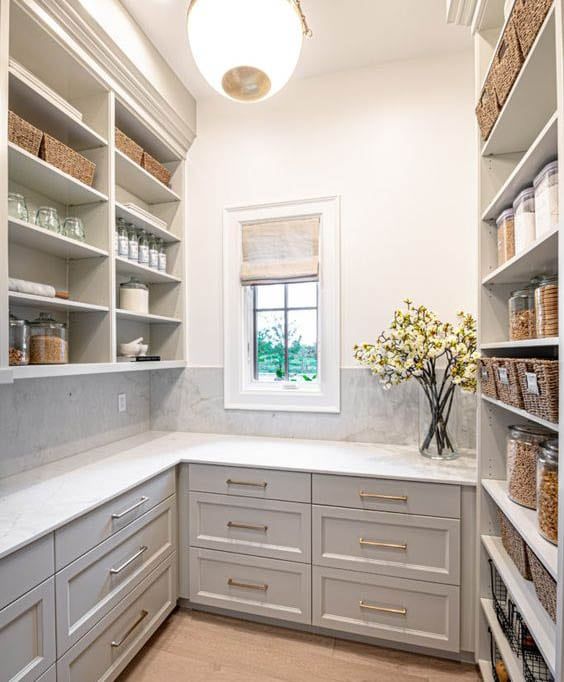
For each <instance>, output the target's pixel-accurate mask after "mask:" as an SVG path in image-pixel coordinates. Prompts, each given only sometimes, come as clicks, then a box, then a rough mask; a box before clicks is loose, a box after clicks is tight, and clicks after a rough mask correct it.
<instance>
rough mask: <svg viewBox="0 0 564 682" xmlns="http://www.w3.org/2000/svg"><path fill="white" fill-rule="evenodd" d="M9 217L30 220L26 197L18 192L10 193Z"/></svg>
mask: <svg viewBox="0 0 564 682" xmlns="http://www.w3.org/2000/svg"><path fill="white" fill-rule="evenodd" d="M8 215H9V216H10V218H16V219H17V220H25V221H26V222H27V221H28V220H29V213H28V210H27V204H26V203H25V197H24V195H23V194H18V193H17V192H8Z"/></svg>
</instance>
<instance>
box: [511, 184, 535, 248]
mask: <svg viewBox="0 0 564 682" xmlns="http://www.w3.org/2000/svg"><path fill="white" fill-rule="evenodd" d="M513 213H514V214H515V253H521V252H523V251H524V250H525V249H526V248H527V247H528V246H530V245H531V244H532V243H533V242H534V241H535V239H536V227H535V189H534V187H527V189H524V190H523V191H522V192H521V193H520V194H518V195H517V198H516V199H515V201H514V202H513Z"/></svg>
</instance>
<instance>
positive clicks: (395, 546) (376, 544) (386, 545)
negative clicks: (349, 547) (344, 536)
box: [358, 538, 407, 549]
mask: <svg viewBox="0 0 564 682" xmlns="http://www.w3.org/2000/svg"><path fill="white" fill-rule="evenodd" d="M358 541H359V543H360V544H361V545H366V546H368V547H384V548H387V549H407V545H406V544H405V543H402V544H400V543H395V542H377V541H376V540H365V539H364V538H359V539H358Z"/></svg>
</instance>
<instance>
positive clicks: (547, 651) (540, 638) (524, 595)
mask: <svg viewBox="0 0 564 682" xmlns="http://www.w3.org/2000/svg"><path fill="white" fill-rule="evenodd" d="M482 544H483V545H484V547H485V548H486V551H487V553H488V554H489V556H490V558H491V560H492V561H493V562H494V565H495V567H496V569H497V571H498V573H499V575H500V577H501V579H502V580H503V582H504V584H505V587H506V588H507V591H508V592H509V594H510V595H511V597H512V599H513V601H514V602H515V604H516V606H517V609H518V610H519V613H520V614H521V615H522V616H523V619H524V621H525V622H526V623H527V626H528V628H529V630H530V631H531V634H532V636H533V637H534V639H535V642H536V643H537V646H538V647H539V649H540V652H541V654H542V655H543V657H544V660H545V661H546V664H547V665H548V667H549V669H550V671H551V673H552V674H553V675H554V673H555V670H554V669H555V662H556V625H555V624H554V622H553V621H552V620H551V618H550V616H549V615H548V613H547V612H546V611H545V610H544V608H543V607H542V606H541V604H540V602H539V600H538V597H537V595H536V593H535V587H534V585H533V583H532V582H531V581H530V580H525V579H524V578H523V577H522V576H521V574H520V573H519V571H518V570H517V567H516V566H515V564H514V563H513V562H512V561H511V559H510V557H509V555H508V554H507V552H506V551H505V549H504V547H503V545H502V543H501V538H498V537H494V536H490V535H482Z"/></svg>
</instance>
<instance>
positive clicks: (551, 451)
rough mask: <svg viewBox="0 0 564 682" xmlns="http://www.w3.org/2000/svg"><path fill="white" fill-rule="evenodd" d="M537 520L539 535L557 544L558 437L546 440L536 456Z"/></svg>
mask: <svg viewBox="0 0 564 682" xmlns="http://www.w3.org/2000/svg"><path fill="white" fill-rule="evenodd" d="M537 521H538V526H539V531H540V533H541V535H542V536H543V537H544V538H546V539H547V540H548V541H549V542H552V543H553V544H555V545H556V544H558V439H554V440H549V441H547V442H546V443H545V444H544V446H543V448H542V450H541V453H540V455H539V458H538V466H537Z"/></svg>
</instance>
